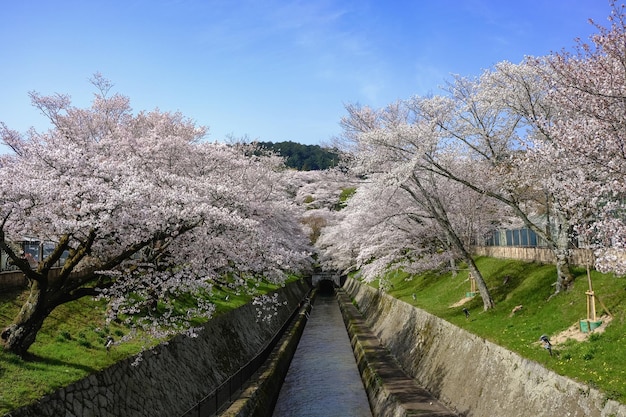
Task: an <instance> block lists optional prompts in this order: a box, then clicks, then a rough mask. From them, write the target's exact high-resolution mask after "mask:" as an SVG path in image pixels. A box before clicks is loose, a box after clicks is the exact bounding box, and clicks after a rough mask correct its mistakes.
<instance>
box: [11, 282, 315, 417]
mask: <svg viewBox="0 0 626 417" xmlns="http://www.w3.org/2000/svg"><path fill="white" fill-rule="evenodd" d="M308 291H309V286H308V285H307V284H306V283H304V282H296V283H292V284H289V285H287V286H286V287H285V288H282V289H280V290H279V291H278V292H279V293H280V297H279V299H280V301H281V302H282V301H286V302H287V305H286V306H285V308H283V309H280V310H279V312H278V315H277V316H276V317H274V319H272V320H271V321H269V322H268V321H257V310H256V307H255V306H253V305H252V304H251V303H249V304H246V305H244V306H242V307H240V308H238V309H236V310H233V311H231V312H229V313H227V314H224V315H221V316H218V317H216V318H214V319H212V320H210V321H209V322H208V323H207V324H206V325H205V326H204V329H203V331H201V332H200V333H199V335H198V337H196V338H190V337H186V336H178V337H175V338H174V339H172V340H171V341H169V342H168V343H166V344H162V345H159V346H158V347H156V348H155V349H153V350H151V351H148V352H145V353H144V354H143V355H142V360H141V361H140V362H139V363H138V365H136V366H133V365H131V364H132V363H133V362H134V361H135V358H129V359H127V360H124V361H122V362H119V363H117V364H115V365H113V366H111V367H110V368H107V369H106V370H104V371H102V372H99V373H96V374H93V375H90V376H89V377H87V378H85V379H83V380H81V381H78V382H76V383H74V384H72V385H70V386H67V387H65V388H61V389H59V390H58V391H56V392H54V393H53V394H50V395H48V396H46V397H44V398H42V399H40V400H39V401H38V402H36V403H35V404H32V405H30V406H28V407H23V408H20V409H19V410H15V411H13V412H12V413H10V414H8V416H11V417H46V416H50V417H53V416H54V417H56V416H65V417H90V416H111V417H119V416H124V417H134V416H150V417H157V416H163V417H177V416H182V415H183V414H184V413H185V412H186V411H187V410H189V409H191V408H192V407H193V406H194V405H195V404H196V403H198V402H199V401H200V400H201V399H202V398H204V397H205V396H206V395H208V394H209V393H211V392H212V391H213V390H215V389H216V388H217V387H218V386H219V385H220V384H221V383H222V382H224V381H225V380H226V379H227V378H228V377H229V376H231V375H233V374H235V373H236V372H237V371H238V370H239V369H240V368H241V367H242V366H243V365H245V364H246V363H247V362H248V361H249V360H250V359H252V358H253V357H254V356H255V355H256V354H257V353H258V352H259V351H261V350H262V349H263V348H264V347H265V345H266V343H267V342H268V341H270V340H271V339H272V337H273V336H274V334H275V333H276V332H277V331H278V330H279V329H280V328H281V327H282V325H283V323H285V321H286V320H287V319H288V318H289V317H290V315H291V313H292V312H293V311H294V310H295V309H296V308H298V305H299V303H300V301H301V300H302V298H303V297H304V296H305V295H306V294H307V292H308Z"/></svg>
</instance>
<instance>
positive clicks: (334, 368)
mask: <svg viewBox="0 0 626 417" xmlns="http://www.w3.org/2000/svg"><path fill="white" fill-rule="evenodd" d="M371 415H372V414H371V411H370V407H369V404H368V402H367V395H366V394H365V389H364V388H363V383H362V382H361V377H360V375H359V371H358V369H357V365H356V361H355V359H354V354H353V353H352V348H351V346H350V339H349V337H348V332H347V331H346V328H345V326H344V324H343V320H342V317H341V311H340V310H339V305H338V304H337V300H336V298H335V295H334V294H333V295H327V294H320V295H318V296H317V297H316V299H315V304H314V305H313V309H312V310H311V314H310V317H309V320H308V322H307V324H306V327H305V328H304V332H303V334H302V338H301V339H300V343H299V344H298V348H297V350H296V353H295V355H294V357H293V360H292V362H291V365H290V367H289V371H288V372H287V375H286V377H285V382H284V383H283V386H282V388H281V390H280V394H279V397H278V401H277V403H276V407H275V408H274V414H273V416H274V417H371Z"/></svg>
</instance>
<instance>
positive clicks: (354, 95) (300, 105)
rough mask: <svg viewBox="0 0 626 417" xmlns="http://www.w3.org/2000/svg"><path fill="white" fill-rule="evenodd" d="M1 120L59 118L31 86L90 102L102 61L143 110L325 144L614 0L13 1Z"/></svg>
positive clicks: (597, 13)
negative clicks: (39, 103)
mask: <svg viewBox="0 0 626 417" xmlns="http://www.w3.org/2000/svg"><path fill="white" fill-rule="evenodd" d="M0 11H1V12H0V14H1V15H2V25H0V51H1V61H2V64H1V65H0V121H3V122H5V123H6V124H7V125H8V126H9V127H10V128H12V129H15V130H18V131H20V132H25V131H26V130H27V129H28V128H29V127H31V126H34V127H35V128H37V129H38V130H44V129H46V128H47V127H48V125H47V123H46V120H45V118H44V117H43V116H41V115H40V114H39V113H38V111H37V110H35V109H34V108H33V107H32V106H31V105H30V100H29V98H28V92H29V91H37V92H39V93H41V94H53V93H57V92H58V93H67V94H70V95H71V96H72V98H73V100H74V103H75V104H76V105H79V106H87V105H88V104H89V103H90V101H91V99H92V97H93V92H94V89H93V87H92V86H91V85H90V84H89V81H88V80H89V78H90V77H91V76H92V75H93V74H94V73H95V72H100V73H102V74H103V75H104V76H105V77H106V78H108V79H109V80H111V81H112V82H113V83H114V85H115V87H114V91H115V92H118V93H121V94H124V95H127V96H129V97H130V99H131V105H132V106H133V109H134V110H137V111H138V110H152V109H154V108H157V107H158V108H159V109H161V110H164V111H180V112H182V113H183V114H184V115H185V116H187V117H190V118H192V119H194V120H196V121H197V122H198V124H201V125H205V126H209V129H210V134H209V140H212V141H213V140H218V141H219V140H223V139H224V138H225V137H227V136H228V135H232V136H234V137H243V136H247V137H248V138H250V139H258V140H261V141H273V142H280V141H286V140H292V141H295V142H300V143H305V144H326V143H328V142H329V140H330V138H332V137H333V136H336V135H339V134H340V133H341V130H340V127H339V121H340V119H341V117H342V116H344V115H345V110H344V105H345V104H347V103H360V104H363V105H371V106H374V107H381V106H384V105H386V104H388V103H391V102H393V101H395V100H397V99H403V98H409V97H411V96H414V95H425V94H430V93H432V94H437V93H438V92H439V91H438V87H439V86H440V85H442V84H444V83H445V81H447V80H450V75H451V74H460V75H464V76H475V75H479V74H480V72H481V71H482V70H483V69H486V68H489V67H491V66H492V65H494V64H495V63H497V62H500V61H505V60H507V61H511V62H514V63H518V62H520V61H521V60H522V59H523V57H524V56H525V55H534V56H538V55H545V54H548V53H550V52H551V51H560V50H561V49H563V48H570V47H572V46H573V45H574V39H575V38H577V37H578V38H581V39H583V40H587V39H588V38H589V36H590V34H592V33H595V32H596V29H595V28H594V27H593V26H592V25H590V24H589V22H588V19H589V18H592V19H594V20H595V21H596V22H598V23H600V24H601V25H604V26H607V25H608V23H607V17H608V15H609V13H610V8H609V2H608V0H517V1H509V0H436V1H435V0H432V1H431V0H413V1H409V0H397V1H396V0H388V1H380V0H379V1H376V0H355V1H353V0H314V1H311V0H308V1H307V0H299V1H298V0H294V1H292V0H283V1H275V0H261V1H256V0H204V1H203V0H121V1H119V0H109V1H101V0H75V1H69V0H55V1H49V0H21V1H15V0H0Z"/></svg>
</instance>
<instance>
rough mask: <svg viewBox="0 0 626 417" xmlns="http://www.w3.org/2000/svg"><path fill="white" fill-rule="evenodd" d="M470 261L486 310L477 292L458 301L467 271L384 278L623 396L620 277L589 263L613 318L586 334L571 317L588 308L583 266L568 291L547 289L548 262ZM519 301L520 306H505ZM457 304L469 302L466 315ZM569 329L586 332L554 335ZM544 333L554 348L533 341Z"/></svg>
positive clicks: (408, 297) (623, 286) (421, 303)
mask: <svg viewBox="0 0 626 417" xmlns="http://www.w3.org/2000/svg"><path fill="white" fill-rule="evenodd" d="M477 264H478V267H479V269H480V270H481V272H482V273H483V275H484V277H485V280H486V282H487V285H488V287H489V289H490V291H491V292H492V295H493V297H494V300H495V301H496V307H495V309H493V310H491V311H487V312H485V311H483V305H482V301H481V300H480V296H476V297H473V298H471V299H469V301H467V302H465V303H464V304H461V302H462V301H464V299H465V298H466V297H465V296H466V292H469V291H470V283H469V280H468V273H467V271H461V272H459V273H458V275H457V276H455V277H453V276H452V275H451V274H450V273H447V274H435V273H430V274H424V275H420V276H409V275H407V274H404V273H399V272H395V273H391V274H389V276H387V277H386V280H387V282H385V284H384V285H385V287H387V288H388V292H389V293H390V294H391V295H392V296H394V297H396V298H399V299H401V300H403V301H405V302H407V303H410V304H413V305H416V306H418V307H420V308H422V309H424V310H426V311H428V312H430V313H432V314H435V315H437V316H439V317H441V318H443V319H445V320H447V321H449V322H451V323H453V324H455V325H457V326H459V327H462V328H464V329H466V330H468V331H470V332H472V333H474V334H476V335H478V336H481V337H484V338H485V339H487V340H490V341H492V342H494V343H497V344H499V345H501V346H504V347H506V348H507V349H509V350H512V351H515V352H517V353H519V354H520V355H522V356H524V357H526V358H528V359H531V360H534V361H537V362H539V363H541V364H542V365H544V366H545V367H547V368H549V369H551V370H553V371H555V372H557V373H559V374H561V375H565V376H568V377H571V378H573V379H576V380H578V381H580V382H582V383H585V384H588V385H589V386H591V387H595V388H597V389H599V390H601V391H603V392H604V393H605V394H606V396H607V398H609V399H614V400H617V401H620V402H625V401H626V321H625V319H626V279H624V278H615V277H614V276H612V275H604V274H600V273H598V272H595V271H592V273H591V277H592V282H593V287H594V291H595V293H596V295H597V298H598V299H599V300H601V302H602V304H604V307H606V309H607V310H608V311H610V313H611V316H612V319H610V322H609V323H608V324H607V325H603V326H601V327H600V328H598V329H596V330H594V332H593V333H592V334H589V333H585V334H582V333H581V332H580V331H579V324H578V323H579V320H580V319H585V318H586V316H587V304H586V295H585V291H587V290H588V289H589V287H588V280H587V273H586V270H584V269H575V271H574V272H575V274H576V281H575V284H574V288H573V289H572V290H571V291H569V292H567V293H564V294H560V295H558V296H555V297H550V296H551V295H552V294H553V292H554V289H553V287H552V285H551V284H552V283H553V282H554V281H555V277H556V270H555V267H554V266H551V265H542V264H538V263H525V262H520V261H514V260H501V259H493V258H484V257H481V258H478V259H477ZM373 284H374V285H379V284H380V283H379V282H376V283H373ZM520 305H521V306H522V307H521V309H520V310H519V311H518V312H516V313H512V311H513V309H514V308H515V307H517V306H520ZM604 307H603V306H602V305H601V303H600V302H596V310H597V315H598V316H601V315H606V314H607V313H606V311H605V308H604ZM463 308H467V309H468V311H469V313H470V316H469V318H466V317H465V314H464V312H463ZM606 321H607V319H606V318H604V322H606ZM572 326H574V328H575V331H572V329H570V328H571V327H572ZM568 329H570V332H569V333H568V334H571V335H572V336H573V337H579V338H582V337H583V336H586V339H585V340H583V341H577V340H574V339H572V338H569V339H568V340H567V341H564V342H559V339H561V338H564V337H565V333H566V332H567V331H568ZM543 334H545V335H548V336H549V338H550V339H551V341H552V342H553V343H555V344H554V346H553V356H550V354H549V352H548V351H547V350H545V349H544V348H543V346H542V344H541V343H540V342H539V337H540V336H541V335H543Z"/></svg>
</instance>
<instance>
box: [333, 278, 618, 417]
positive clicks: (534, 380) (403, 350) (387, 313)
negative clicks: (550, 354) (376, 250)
mask: <svg viewBox="0 0 626 417" xmlns="http://www.w3.org/2000/svg"><path fill="white" fill-rule="evenodd" d="M344 289H345V290H346V292H347V293H348V294H350V296H351V297H352V298H353V299H354V300H355V302H356V303H357V305H358V308H359V310H360V311H361V312H362V313H363V315H364V316H365V317H366V323H367V325H368V326H369V327H370V328H371V329H372V331H373V332H374V333H375V334H376V335H377V337H378V338H379V339H380V340H381V342H382V344H383V345H384V346H385V347H386V348H387V349H389V351H390V352H391V353H392V355H394V356H395V357H396V358H397V360H398V361H399V363H400V365H401V366H402V368H403V369H404V370H405V372H407V374H409V375H410V376H411V377H412V378H415V380H416V381H417V382H418V384H420V385H421V386H423V387H424V388H426V389H427V390H428V391H430V392H431V393H433V394H434V395H435V396H436V397H438V398H439V399H440V400H441V401H443V402H444V403H445V404H446V405H448V406H449V407H450V408H452V409H454V410H456V411H457V412H458V413H459V415H461V416H466V417H525V416H529V417H530V416H533V417H538V416H545V417H554V416H567V417H626V406H625V405H623V404H619V403H617V402H615V401H613V400H607V399H606V397H605V396H604V395H603V394H602V393H600V392H599V391H597V390H595V389H591V388H590V387H588V386H585V385H583V384H580V383H578V382H575V381H573V380H571V379H568V378H565V377H562V376H559V375H557V374H555V373H554V372H552V371H549V370H547V369H546V368H544V367H542V366H541V365H540V364H538V363H537V362H534V361H530V360H528V359H524V358H522V357H521V356H519V355H517V354H516V353H513V352H510V351H508V350H506V349H504V348H502V347H500V346H498V345H495V344H493V343H491V342H489V341H487V340H485V339H482V338H480V337H477V336H475V335H472V334H471V333H468V332H466V331H465V330H463V329H460V328H458V327H456V326H454V325H452V324H450V323H448V322H446V321H445V320H442V319H439V318H438V317H435V316H433V315H431V314H428V313H426V312H425V311H423V310H420V309H417V308H415V307H413V306H411V305H409V304H407V303H404V302H402V301H399V300H397V299H395V298H393V297H391V296H389V295H387V294H384V293H382V292H380V291H378V290H376V289H374V288H372V287H370V286H368V285H364V284H361V283H359V282H357V281H355V280H352V279H350V280H348V281H347V282H346V284H345V285H344Z"/></svg>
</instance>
